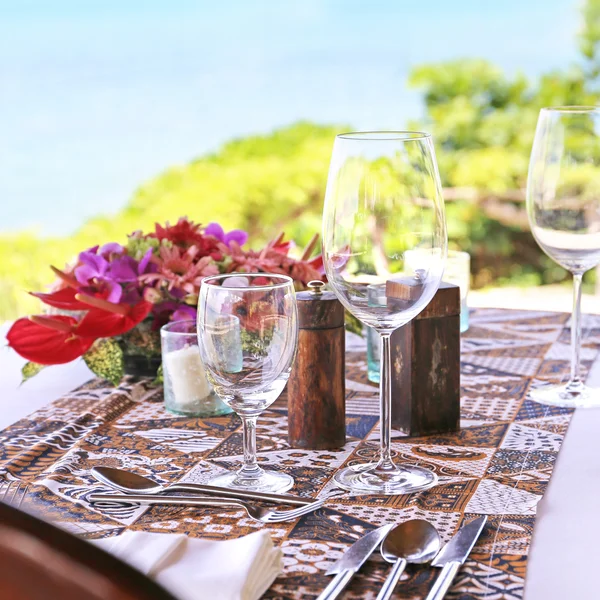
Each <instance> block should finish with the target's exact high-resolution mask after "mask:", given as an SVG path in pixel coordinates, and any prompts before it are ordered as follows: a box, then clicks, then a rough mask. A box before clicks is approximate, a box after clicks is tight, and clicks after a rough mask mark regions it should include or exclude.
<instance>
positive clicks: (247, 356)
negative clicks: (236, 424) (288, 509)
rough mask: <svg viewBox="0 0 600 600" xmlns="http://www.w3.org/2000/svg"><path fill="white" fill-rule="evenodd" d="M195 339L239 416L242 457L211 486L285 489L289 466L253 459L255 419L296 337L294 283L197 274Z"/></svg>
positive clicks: (273, 394) (280, 384)
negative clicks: (266, 465) (268, 466)
mask: <svg viewBox="0 0 600 600" xmlns="http://www.w3.org/2000/svg"><path fill="white" fill-rule="evenodd" d="M197 326H198V345H199V347H200V355H201V356H202V360H203V361H204V365H205V367H206V372H207V375H208V379H209V381H210V383H211V384H212V385H213V387H214V389H215V391H216V392H217V394H218V395H219V396H220V397H221V399H222V400H223V401H224V402H225V403H226V404H227V405H228V406H230V407H231V408H232V409H233V410H234V411H235V412H236V413H237V414H238V415H239V416H240V417H241V419H242V423H243V448H244V463H243V466H242V468H241V469H240V470H239V471H237V472H232V473H226V474H224V475H219V476H217V477H216V478H214V479H212V480H211V481H210V484H211V485H217V486H220V487H229V488H241V489H245V490H251V491H258V492H274V493H277V492H283V491H285V490H288V489H290V488H291V487H292V485H293V484H294V479H293V478H292V477H291V476H290V475H287V474H286V473H281V472H276V471H265V470H263V469H262V468H261V467H259V466H258V464H257V462H256V420H257V418H258V415H260V413H261V412H263V411H264V410H265V409H266V408H268V407H269V406H270V405H271V404H273V402H275V400H276V399H277V397H278V396H279V395H280V394H281V392H282V391H283V388H284V387H285V384H286V382H287V380H288V378H289V376H290V371H291V367H292V362H293V360H294V357H295V354H296V344H297V340H298V314H297V306H296V295H295V292H294V282H293V280H292V278H291V277H288V276H287V275H271V274H263V273H255V274H250V273H232V274H229V275H218V276H215V277H207V278H206V279H204V280H203V281H202V286H201V288H200V299H199V301H198V324H197Z"/></svg>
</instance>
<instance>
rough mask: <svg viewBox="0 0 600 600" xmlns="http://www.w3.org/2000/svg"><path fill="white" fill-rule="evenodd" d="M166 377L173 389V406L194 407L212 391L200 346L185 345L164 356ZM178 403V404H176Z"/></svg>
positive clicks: (183, 408) (181, 407)
mask: <svg viewBox="0 0 600 600" xmlns="http://www.w3.org/2000/svg"><path fill="white" fill-rule="evenodd" d="M163 360H164V363H165V364H164V369H165V377H166V378H168V379H169V382H170V384H171V389H172V391H173V398H172V400H173V408H176V406H177V407H178V408H180V409H182V410H185V409H186V408H192V407H194V405H196V404H197V403H198V401H200V400H202V399H204V398H206V397H207V396H209V395H210V393H211V391H212V390H211V387H210V384H209V383H208V381H207V379H206V373H205V371H204V365H203V364H202V361H201V360H200V353H199V351H198V346H185V347H184V348H181V350H175V351H173V352H169V353H167V354H166V355H165V356H163ZM175 405H176V406H175Z"/></svg>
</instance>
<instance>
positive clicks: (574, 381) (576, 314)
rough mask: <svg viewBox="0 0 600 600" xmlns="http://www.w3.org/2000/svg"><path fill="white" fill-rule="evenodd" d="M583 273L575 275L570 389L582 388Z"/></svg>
mask: <svg viewBox="0 0 600 600" xmlns="http://www.w3.org/2000/svg"><path fill="white" fill-rule="evenodd" d="M582 279H583V274H582V273H574V274H573V314H572V316H571V378H570V379H569V383H568V386H567V387H568V389H569V390H572V389H576V388H580V387H581V386H582V382H581V374H580V370H579V355H580V353H581V281H582Z"/></svg>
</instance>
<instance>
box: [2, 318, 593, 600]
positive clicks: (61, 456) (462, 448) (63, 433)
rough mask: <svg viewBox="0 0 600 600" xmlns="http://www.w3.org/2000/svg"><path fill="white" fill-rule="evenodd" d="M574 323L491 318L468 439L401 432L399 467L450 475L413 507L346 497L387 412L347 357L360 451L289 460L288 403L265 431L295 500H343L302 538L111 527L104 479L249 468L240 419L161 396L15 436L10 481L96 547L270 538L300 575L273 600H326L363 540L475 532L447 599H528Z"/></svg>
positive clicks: (125, 516) (128, 392) (128, 523)
mask: <svg viewBox="0 0 600 600" xmlns="http://www.w3.org/2000/svg"><path fill="white" fill-rule="evenodd" d="M567 319H568V316H567V315H563V314H552V313H542V312H540V313H533V312H517V311H507V310H479V311H476V312H473V313H472V315H471V328H470V329H469V331H468V332H467V334H466V335H464V337H463V340H462V402H461V426H462V428H461V431H460V432H459V433H456V434H452V435H436V436H428V437H423V438H416V437H413V438H408V437H404V436H401V435H400V434H399V433H397V432H395V433H394V436H393V449H394V451H395V455H396V457H397V460H401V461H403V462H405V463H409V464H419V465H421V466H425V467H427V468H429V469H431V470H432V471H435V473H437V475H438V476H439V478H440V485H438V486H437V487H435V488H433V489H430V490H428V491H425V492H421V493H418V494H412V495H408V496H391V497H390V496H368V497H365V496H362V497H351V496H349V495H347V494H344V493H342V492H341V491H340V490H338V489H337V488H335V487H334V486H333V484H332V483H331V481H330V480H331V477H332V475H333V473H334V471H335V470H336V469H338V468H339V467H341V466H343V465H346V464H351V463H353V462H355V461H364V460H365V459H370V458H375V457H376V455H377V448H378V439H379V429H378V416H377V415H378V399H377V398H378V396H377V389H376V388H375V387H374V386H372V385H371V384H369V383H368V381H367V378H366V373H367V367H366V360H365V353H364V351H352V352H349V353H348V354H347V391H348V396H347V405H346V412H347V432H348V442H347V444H346V446H345V447H344V448H343V449H342V450H339V451H305V450H297V449H290V448H289V446H288V444H287V438H286V433H287V418H286V398H285V394H284V395H282V397H281V398H280V399H279V400H278V401H277V402H276V403H275V404H274V405H273V406H272V407H271V409H270V410H268V411H266V412H265V413H264V414H263V415H262V416H261V418H260V419H259V421H258V427H257V435H258V450H259V460H260V462H261V464H263V465H268V466H269V467H270V468H272V469H280V470H283V471H286V472H289V473H291V474H292V475H293V476H294V478H295V480H296V485H295V487H294V488H293V489H292V491H291V492H290V493H301V494H302V493H304V494H310V495H318V496H319V497H328V498H330V499H329V500H328V502H327V504H326V506H325V507H324V508H323V509H321V510H319V511H317V512H315V513H314V514H311V515H307V516H305V517H303V518H301V519H300V520H298V521H296V522H293V523H284V524H277V525H263V524H261V523H257V522H254V521H252V520H250V519H249V518H247V517H246V515H245V513H244V512H243V511H241V510H239V511H236V510H235V509H234V510H227V511H221V510H219V509H213V508H206V509H205V508H197V509H189V508H178V507H160V506H154V507H149V508H132V507H121V508H113V509H110V510H102V511H101V512H100V511H99V510H97V509H95V508H93V507H92V505H90V504H89V503H88V502H87V500H86V498H87V497H88V496H89V494H90V493H92V492H100V491H109V490H108V489H107V488H106V487H104V486H102V485H101V484H98V483H97V482H96V481H95V480H93V479H92V478H91V476H90V475H89V470H90V469H91V468H92V467H93V466H95V465H107V466H114V467H119V468H123V469H131V470H135V471H137V472H139V473H142V474H145V475H151V476H153V477H154V478H156V479H158V480H160V481H162V482H164V483H168V482H174V481H177V480H183V481H195V482H204V481H205V480H207V479H209V478H210V477H211V476H212V475H213V474H215V473H216V472H220V471H222V470H223V469H228V470H231V469H235V468H237V467H238V465H239V464H240V457H241V454H242V445H241V439H242V434H241V428H240V420H239V418H238V417H236V416H235V415H229V416H226V417H218V418H210V419H203V420H201V419H188V418H182V417H180V416H176V415H172V414H169V413H167V412H165V410H164V409H163V406H162V391H161V390H160V389H152V388H150V387H148V386H147V385H146V384H143V383H137V384H133V383H124V384H122V385H121V386H120V387H119V388H117V389H115V388H112V387H108V386H107V385H106V384H104V383H103V382H101V381H99V380H95V381H92V382H90V383H88V384H86V385H85V386H83V387H82V388H79V389H78V390H76V391H74V392H72V393H70V394H68V395H66V396H65V397H63V398H61V399H59V400H57V401H55V402H52V403H50V404H48V405H47V406H46V407H45V408H43V409H42V410H39V411H37V412H35V413H34V414H32V415H30V416H29V417H27V418H25V419H22V420H21V421H19V422H17V423H15V424H14V425H12V426H11V427H9V428H7V429H5V430H4V431H2V432H0V476H2V475H3V476H6V477H9V478H12V477H17V478H20V479H23V480H27V481H30V482H31V483H33V484H35V485H33V487H32V492H31V494H30V497H29V498H28V503H29V504H30V506H31V507H32V508H33V509H34V510H37V511H38V512H41V513H42V515H43V516H44V517H45V518H48V519H50V520H52V521H55V522H59V523H61V524H62V525H63V526H64V527H67V528H70V529H71V530H72V531H73V532H75V533H81V531H82V527H83V528H84V529H85V530H86V531H87V532H89V535H90V536H91V537H103V536H112V535H117V534H119V533H121V532H123V531H124V530H126V529H129V530H145V531H154V532H177V533H186V534H189V535H192V536H198V537H205V538H211V539H226V538H231V537H238V536H241V535H245V534H248V533H251V532H252V531H255V530H257V529H260V528H264V527H266V528H268V529H269V530H270V533H271V535H272V537H273V539H274V541H275V543H276V544H279V545H281V547H282V549H283V552H284V556H285V559H284V562H285V571H284V573H283V574H282V575H281V576H280V577H279V578H278V579H277V581H276V582H275V584H274V585H273V587H272V588H271V589H270V590H269V591H268V592H267V594H266V595H265V598H271V599H275V598H277V599H289V600H299V599H303V600H304V599H308V598H315V597H316V596H317V595H318V594H319V593H320V592H321V591H322V589H323V588H324V587H325V586H326V584H327V583H328V582H329V580H330V578H329V577H327V576H326V575H325V571H326V570H327V568H328V567H329V566H330V565H331V564H332V562H334V561H335V560H337V559H338V558H339V557H340V556H341V555H342V554H343V552H344V550H345V549H346V548H347V547H348V545H349V544H351V543H353V542H354V541H355V540H356V539H357V538H358V537H360V536H362V535H363V534H364V533H366V532H367V531H369V530H371V529H373V528H374V527H377V526H380V525H382V524H385V523H398V522H401V521H404V520H408V519H413V518H423V519H427V520H428V521H430V522H431V523H433V524H434V525H435V526H436V527H437V528H438V530H439V531H440V535H441V537H442V540H443V542H447V541H448V540H449V539H450V538H451V537H452V535H453V534H454V533H455V531H456V530H457V529H458V527H459V526H460V524H461V523H462V521H463V519H467V520H470V519H471V518H473V517H475V516H478V515H481V514H486V515H489V517H488V524H487V525H486V528H485V530H484V532H483V534H482V536H481V538H480V540H479V542H478V543H477V545H476V547H475V549H474V550H473V553H472V554H471V556H470V558H469V559H468V560H467V562H466V563H465V565H464V567H463V568H462V569H461V571H460V572H459V574H458V576H457V578H456V580H455V584H454V586H453V588H452V591H451V592H450V594H449V595H448V596H447V597H448V598H461V599H469V598H473V599H481V598H494V599H500V598H507V599H518V598H522V596H523V585H524V578H525V569H526V564H527V552H528V549H529V544H530V540H531V535H532V531H533V525H534V521H535V511H536V504H537V502H538V501H539V499H540V498H541V496H542V495H543V493H544V490H545V488H546V485H547V484H548V481H549V479H550V475H551V473H552V468H553V466H554V462H555V460H556V457H557V454H558V451H559V448H560V445H561V442H562V440H563V437H564V435H565V432H566V430H567V427H568V423H569V420H570V417H571V411H569V410H565V409H556V408H550V407H546V406H542V405H539V404H536V403H534V402H532V401H530V400H527V399H526V394H527V390H528V388H529V386H530V385H531V384H532V383H536V384H547V383H550V382H556V381H561V380H565V379H566V377H567V376H568V372H569V336H570V334H569V330H568V328H566V327H565V324H566V322H567ZM584 329H585V336H584V348H583V350H582V359H583V369H584V371H585V370H587V369H588V368H589V366H590V365H591V363H592V362H593V360H594V359H595V358H596V354H597V352H598V349H599V347H600V317H587V318H586V321H585V323H584ZM387 573H388V565H387V564H386V563H384V562H383V560H382V559H381V558H380V557H379V556H378V555H376V556H374V557H373V559H372V560H370V561H369V562H368V563H367V564H366V565H365V566H364V567H363V569H362V570H361V572H360V573H359V574H358V575H357V576H356V577H355V578H354V579H353V581H352V583H351V585H350V586H349V588H348V589H347V591H346V595H345V596H344V598H356V599H358V598H365V599H369V598H375V596H376V594H377V590H378V588H379V586H380V585H381V583H382V582H383V580H384V578H385V576H386V574H387ZM436 574H437V571H435V570H434V569H429V568H423V567H410V566H409V568H408V569H407V571H406V573H405V575H404V578H403V580H402V583H401V585H399V586H398V588H397V592H396V595H395V598H403V599H408V598H415V599H416V598H424V597H425V595H426V593H427V591H428V590H429V588H430V586H431V584H432V582H433V579H434V577H435V575H436Z"/></svg>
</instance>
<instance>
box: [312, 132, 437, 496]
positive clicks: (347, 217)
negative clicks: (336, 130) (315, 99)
mask: <svg viewBox="0 0 600 600" xmlns="http://www.w3.org/2000/svg"><path fill="white" fill-rule="evenodd" d="M416 250H418V253H415V255H414V256H415V257H416V258H415V260H411V261H408V260H407V256H406V254H407V252H410V251H416ZM446 253H447V234H446V219H445V211H444V201H443V197H442V189H441V184H440V179H439V174H438V169H437V164H436V159H435V152H434V149H433V143H432V141H431V137H430V136H429V135H428V134H425V133H420V132H407V131H400V132H361V133H347V134H342V135H339V136H337V137H336V140H335V144H334V147H333V154H332V158H331V163H330V169H329V178H328V181H327V191H326V198H325V207H324V212H323V258H324V264H325V270H326V272H327V278H328V281H329V284H330V286H331V289H332V290H333V291H334V292H335V294H336V295H337V297H338V298H339V300H340V301H341V302H342V304H343V305H344V306H345V307H346V308H347V309H348V310H349V311H350V312H351V313H352V314H353V315H354V316H356V317H357V318H358V319H359V320H360V321H361V322H362V323H363V324H364V325H368V326H370V327H372V328H374V329H375V330H376V331H377V332H378V334H379V336H380V337H381V366H380V369H381V373H380V382H381V383H380V386H381V387H380V417H381V419H380V447H379V460H378V461H377V462H373V463H368V464H354V465H350V466H348V467H346V468H345V469H342V470H340V471H338V472H337V473H336V474H335V476H334V480H335V482H336V483H337V485H338V486H339V487H341V488H343V489H347V490H351V491H353V492H356V493H363V494H402V493H410V492H416V491H421V490H424V489H427V488H429V487H431V486H433V485H435V484H436V482H437V477H436V475H435V473H433V472H432V471H431V470H429V469H425V468H422V467H419V466H417V465H407V464H403V465H397V464H395V463H394V462H393V460H392V456H391V442H390V440H391V419H390V413H391V382H390V377H391V368H392V365H391V350H390V336H391V334H392V333H393V332H394V331H395V330H396V329H398V328H399V327H401V326H402V325H404V324H406V323H408V322H409V321H410V320H411V319H413V318H414V317H415V316H416V315H417V314H418V313H419V312H421V311H422V310H423V309H424V308H425V307H426V306H427V304H428V303H429V301H430V300H431V299H432V297H433V295H434V294H435V292H436V290H437V288H438V286H439V284H440V280H441V278H442V273H443V270H444V261H445V258H446Z"/></svg>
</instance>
